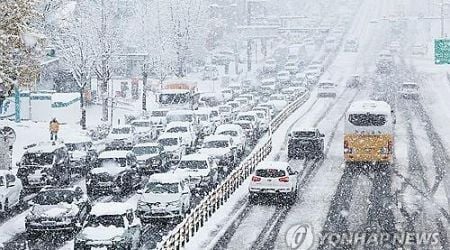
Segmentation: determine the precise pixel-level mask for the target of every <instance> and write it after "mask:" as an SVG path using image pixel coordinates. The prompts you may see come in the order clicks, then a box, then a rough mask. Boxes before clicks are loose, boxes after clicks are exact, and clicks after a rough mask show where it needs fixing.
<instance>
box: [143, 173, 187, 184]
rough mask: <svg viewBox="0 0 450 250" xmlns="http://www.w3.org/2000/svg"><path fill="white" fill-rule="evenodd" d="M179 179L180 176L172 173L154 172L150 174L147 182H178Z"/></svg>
mask: <svg viewBox="0 0 450 250" xmlns="http://www.w3.org/2000/svg"><path fill="white" fill-rule="evenodd" d="M181 180H182V178H181V177H180V176H179V175H176V174H174V173H156V174H152V175H151V176H150V178H149V180H148V182H159V183H178V182H180V181H181Z"/></svg>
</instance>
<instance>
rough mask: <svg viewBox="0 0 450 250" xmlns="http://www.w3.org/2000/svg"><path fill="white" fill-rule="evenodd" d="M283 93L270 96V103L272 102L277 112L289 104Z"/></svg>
mask: <svg viewBox="0 0 450 250" xmlns="http://www.w3.org/2000/svg"><path fill="white" fill-rule="evenodd" d="M286 99H287V98H286V96H284V95H283V94H273V95H271V96H270V97H269V101H268V103H269V104H272V105H273V107H274V110H275V112H277V113H278V112H281V111H282V110H283V109H284V108H285V107H286V106H287V105H288V101H287V100H286Z"/></svg>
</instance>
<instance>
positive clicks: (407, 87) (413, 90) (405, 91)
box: [400, 82, 420, 99]
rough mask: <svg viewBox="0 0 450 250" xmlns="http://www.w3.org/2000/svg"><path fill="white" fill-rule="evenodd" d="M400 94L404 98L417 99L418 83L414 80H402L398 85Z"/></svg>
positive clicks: (418, 95)
mask: <svg viewBox="0 0 450 250" xmlns="http://www.w3.org/2000/svg"><path fill="white" fill-rule="evenodd" d="M400 95H401V97H403V98H405V99H418V98H419V97H420V94H419V85H418V84H417V83H415V82H404V83H402V84H401V86H400Z"/></svg>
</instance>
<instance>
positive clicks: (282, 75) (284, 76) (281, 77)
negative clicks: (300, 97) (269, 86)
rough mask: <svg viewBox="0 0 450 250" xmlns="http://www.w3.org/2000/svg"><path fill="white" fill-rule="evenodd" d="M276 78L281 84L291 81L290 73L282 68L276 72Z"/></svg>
mask: <svg viewBox="0 0 450 250" xmlns="http://www.w3.org/2000/svg"><path fill="white" fill-rule="evenodd" d="M277 80H278V82H280V83H281V84H286V83H289V82H291V73H290V72H289V71H287V70H282V71H280V72H278V73H277Z"/></svg>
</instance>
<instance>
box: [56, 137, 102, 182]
mask: <svg viewBox="0 0 450 250" xmlns="http://www.w3.org/2000/svg"><path fill="white" fill-rule="evenodd" d="M64 144H65V145H66V148H67V150H68V151H69V155H70V166H71V171H72V173H79V174H83V175H85V174H86V173H87V172H88V171H89V170H90V168H91V166H92V165H93V164H94V163H95V162H96V161H97V157H98V153H97V149H96V148H94V146H93V143H92V140H91V138H89V137H86V136H78V137H76V138H71V139H65V140H64Z"/></svg>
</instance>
